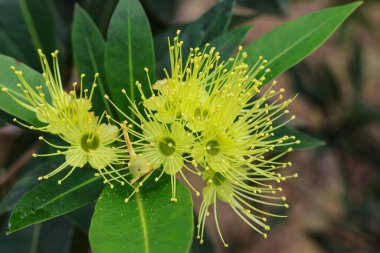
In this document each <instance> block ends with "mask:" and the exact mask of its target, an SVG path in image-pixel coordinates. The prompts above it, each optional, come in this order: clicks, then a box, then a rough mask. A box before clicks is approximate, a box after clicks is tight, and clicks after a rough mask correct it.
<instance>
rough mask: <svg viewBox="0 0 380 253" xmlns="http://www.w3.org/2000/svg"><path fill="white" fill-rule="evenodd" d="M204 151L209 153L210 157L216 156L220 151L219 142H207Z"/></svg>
mask: <svg viewBox="0 0 380 253" xmlns="http://www.w3.org/2000/svg"><path fill="white" fill-rule="evenodd" d="M206 150H207V153H209V154H210V155H217V154H218V153H219V151H220V147H219V142H217V141H216V140H212V141H209V142H207V144H206Z"/></svg>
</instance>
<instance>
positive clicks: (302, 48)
mask: <svg viewBox="0 0 380 253" xmlns="http://www.w3.org/2000/svg"><path fill="white" fill-rule="evenodd" d="M361 4H362V2H355V3H351V4H347V5H343V6H340V7H333V8H327V9H324V10H321V11H318V12H314V13H311V14H308V15H306V16H303V17H301V18H298V19H296V20H294V21H291V22H288V23H286V24H284V25H281V26H279V27H277V28H276V29H274V30H273V31H271V32H269V33H267V34H265V35H264V36H262V37H260V38H259V39H258V40H256V41H254V42H252V43H251V44H250V45H249V46H248V47H247V48H246V52H247V53H248V55H249V56H251V57H248V58H247V63H250V64H254V63H255V62H256V61H257V59H258V57H259V56H260V55H262V56H263V57H264V58H266V59H268V61H269V63H268V64H267V67H268V68H270V69H271V72H270V73H268V74H267V75H266V81H269V80H271V79H273V78H275V77H276V76H278V75H280V74H281V73H282V72H284V71H285V70H287V69H289V68H290V67H292V66H294V65H295V64H297V63H298V62H299V61H301V60H302V59H304V58H305V57H306V56H308V55H309V54H311V53H312V52H313V51H314V50H316V49H317V48H318V47H319V46H320V45H321V44H322V43H323V42H325V41H326V40H327V38H328V37H329V36H330V35H331V34H332V33H333V32H334V31H335V30H336V29H337V28H338V27H339V26H340V25H341V24H342V23H343V21H344V20H345V19H346V18H347V17H348V16H349V15H350V14H351V13H352V12H353V11H354V10H355V9H356V8H357V7H358V6H359V5H361Z"/></svg>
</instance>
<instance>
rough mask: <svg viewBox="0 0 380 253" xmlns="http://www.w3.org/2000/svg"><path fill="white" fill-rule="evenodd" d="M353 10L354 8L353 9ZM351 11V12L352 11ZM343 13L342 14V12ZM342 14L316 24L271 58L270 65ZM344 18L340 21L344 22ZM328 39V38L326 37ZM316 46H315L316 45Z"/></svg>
mask: <svg viewBox="0 0 380 253" xmlns="http://www.w3.org/2000/svg"><path fill="white" fill-rule="evenodd" d="M351 11H352V10H351ZM351 11H350V12H351ZM340 15H341V14H340ZM340 15H335V16H333V17H331V18H329V19H326V20H325V22H323V23H321V24H320V25H318V26H316V27H315V28H314V29H312V30H310V32H308V33H306V34H305V35H304V36H302V37H300V38H299V39H298V40H296V41H294V42H293V43H292V44H290V46H289V47H288V48H286V49H285V50H284V51H282V52H281V53H280V54H278V55H277V56H276V57H274V58H273V59H271V60H270V62H269V63H268V67H269V66H270V65H271V64H272V63H273V62H275V61H276V60H277V59H278V58H280V57H282V56H283V55H285V54H286V53H287V52H288V51H290V50H291V49H293V48H294V47H295V46H296V45H298V44H300V43H301V42H302V41H303V40H304V39H307V37H309V36H310V34H312V33H313V32H315V31H316V30H318V29H319V28H321V27H322V26H325V25H326V24H327V23H328V22H330V21H331V20H333V19H335V18H336V17H337V16H340ZM345 15H347V13H345ZM343 21H344V20H342V21H340V22H343ZM326 39H327V38H326ZM314 48H315V47H314Z"/></svg>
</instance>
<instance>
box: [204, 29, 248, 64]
mask: <svg viewBox="0 0 380 253" xmlns="http://www.w3.org/2000/svg"><path fill="white" fill-rule="evenodd" d="M251 29H252V27H251V26H242V27H239V28H236V29H234V30H232V31H229V32H227V33H225V34H223V35H221V36H219V37H216V38H215V39H214V40H212V41H211V42H210V44H211V46H214V47H215V48H216V50H217V51H218V52H219V53H220V57H221V58H222V59H227V58H228V57H229V56H230V55H231V54H232V52H233V51H234V49H236V48H237V47H238V46H239V45H240V44H241V43H242V42H243V40H244V38H245V37H246V36H247V33H248V32H249V31H250V30H251Z"/></svg>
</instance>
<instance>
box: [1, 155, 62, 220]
mask: <svg viewBox="0 0 380 253" xmlns="http://www.w3.org/2000/svg"><path fill="white" fill-rule="evenodd" d="M36 163H38V164H36ZM57 165H59V164H58V163H57V161H54V160H53V161H52V160H50V159H49V160H47V161H44V162H39V161H36V160H32V162H31V163H29V164H28V165H27V166H26V167H25V170H27V172H26V173H25V174H24V175H22V177H21V178H20V180H18V181H17V182H16V183H15V184H14V185H13V186H12V188H11V189H10V190H9V192H8V193H7V194H6V195H5V197H4V198H3V199H2V201H1V203H0V214H2V213H5V212H8V211H10V210H12V208H13V207H14V206H15V205H16V203H17V202H18V201H19V200H20V199H21V197H22V196H23V195H24V194H25V193H26V192H28V191H29V190H30V189H32V188H33V187H34V186H36V185H37V184H38V183H40V181H38V180H37V178H38V177H39V176H41V175H45V174H47V173H48V172H49V171H51V170H52V169H54V167H56V166H57Z"/></svg>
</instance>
